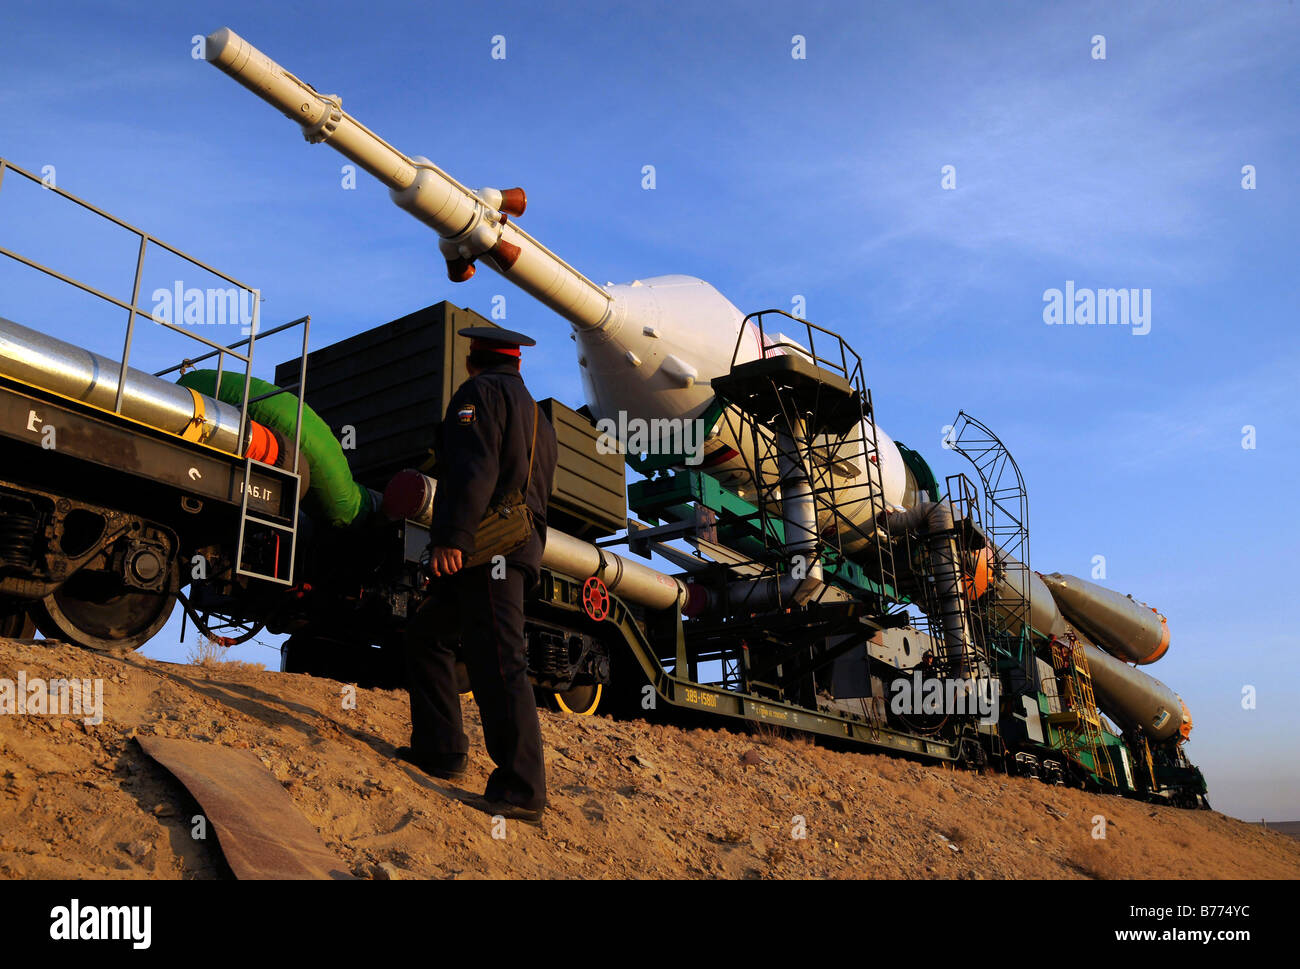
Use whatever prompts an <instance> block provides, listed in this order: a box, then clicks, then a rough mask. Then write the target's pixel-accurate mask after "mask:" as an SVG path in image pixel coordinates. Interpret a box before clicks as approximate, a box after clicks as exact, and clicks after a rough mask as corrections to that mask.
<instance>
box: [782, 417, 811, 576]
mask: <svg viewBox="0 0 1300 969" xmlns="http://www.w3.org/2000/svg"><path fill="white" fill-rule="evenodd" d="M790 424H791V427H790V428H789V429H788V430H778V431H777V432H776V448H777V458H776V464H777V474H778V475H779V477H780V482H781V519H782V524H783V525H784V527H785V547H784V552H785V555H786V560H787V561H790V560H792V559H793V558H794V557H795V556H802V557H803V559H804V565H805V572H806V574H807V575H808V576H809V577H810V578H815V579H820V578H821V575H822V567H821V563H820V562H818V561H817V557H816V556H817V507H816V504H815V503H814V501H813V495H812V483H811V482H810V481H809V480H808V472H807V469H806V468H804V466H803V465H802V463H801V462H800V461H799V460H798V458H799V455H800V454H801V453H803V452H804V429H803V421H802V420H800V419H799V418H797V417H796V418H793V419H792V420H791V421H790Z"/></svg>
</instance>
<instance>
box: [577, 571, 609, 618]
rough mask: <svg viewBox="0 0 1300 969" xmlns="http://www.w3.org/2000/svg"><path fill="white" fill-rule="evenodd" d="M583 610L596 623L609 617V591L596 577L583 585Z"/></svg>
mask: <svg viewBox="0 0 1300 969" xmlns="http://www.w3.org/2000/svg"><path fill="white" fill-rule="evenodd" d="M582 608H583V609H584V610H585V611H586V613H587V615H588V616H590V617H591V618H592V619H594V620H596V622H601V621H602V620H603V619H604V618H605V617H606V616H608V615H609V590H608V589H606V588H605V583H604V582H602V581H600V579H598V578H596V576H594V575H593V576H592V577H591V578H589V579H588V580H587V581H586V582H584V583H583V584H582Z"/></svg>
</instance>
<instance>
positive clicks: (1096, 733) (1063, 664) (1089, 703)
mask: <svg viewBox="0 0 1300 969" xmlns="http://www.w3.org/2000/svg"><path fill="white" fill-rule="evenodd" d="M1052 665H1053V666H1054V667H1055V669H1056V681H1057V684H1058V686H1059V688H1060V694H1059V695H1060V700H1061V712H1060V713H1053V714H1050V715H1049V716H1048V718H1047V722H1048V723H1049V724H1051V725H1052V726H1053V727H1055V728H1056V729H1057V731H1058V733H1059V736H1060V741H1061V743H1060V749H1061V750H1062V752H1063V753H1065V754H1066V755H1067V756H1069V757H1070V758H1072V759H1073V760H1074V761H1075V762H1076V763H1078V764H1079V765H1080V766H1082V767H1084V768H1085V769H1088V770H1090V771H1091V772H1092V773H1093V774H1095V775H1096V776H1097V777H1099V778H1101V779H1102V780H1104V781H1106V782H1107V783H1109V784H1110V785H1111V786H1112V787H1118V786H1119V785H1118V783H1117V782H1116V779H1115V767H1114V765H1113V764H1112V763H1111V761H1110V756H1109V755H1108V754H1107V752H1106V745H1105V743H1104V741H1103V739H1102V735H1101V715H1100V713H1099V712H1098V710H1097V700H1096V697H1095V696H1094V695H1093V691H1092V670H1091V668H1090V667H1089V665H1088V656H1087V654H1086V653H1085V652H1084V649H1083V644H1082V643H1081V642H1079V641H1078V640H1077V639H1074V638H1073V637H1070V639H1068V640H1060V639H1056V640H1053V641H1052ZM1084 753H1086V754H1087V755H1088V758H1089V760H1091V762H1092V763H1091V765H1089V764H1088V763H1087V762H1085V761H1084V760H1082V759H1081V757H1080V755H1081V754H1084Z"/></svg>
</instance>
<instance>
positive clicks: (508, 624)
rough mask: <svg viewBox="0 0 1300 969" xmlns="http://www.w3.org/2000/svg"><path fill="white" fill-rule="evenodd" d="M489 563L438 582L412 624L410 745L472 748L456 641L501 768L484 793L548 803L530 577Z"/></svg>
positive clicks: (438, 751)
mask: <svg viewBox="0 0 1300 969" xmlns="http://www.w3.org/2000/svg"><path fill="white" fill-rule="evenodd" d="M491 571H492V570H491V566H488V565H481V566H477V567H475V568H472V569H463V570H461V571H460V572H458V573H456V574H455V575H453V576H449V577H444V578H438V579H434V580H433V584H432V586H431V587H430V591H431V592H432V593H433V595H432V597H431V598H430V599H429V600H428V601H427V602H426V603H425V604H424V605H423V606H422V607H421V608H420V610H419V612H417V613H416V615H415V617H414V618H413V619H412V620H411V621H410V622H409V623H408V624H407V628H406V669H407V683H408V687H409V689H410V694H411V748H412V749H413V750H415V751H416V752H417V753H418V754H420V755H423V756H430V757H439V756H447V755H453V754H463V753H466V752H468V751H469V738H468V737H466V736H465V731H464V728H463V727H462V725H461V717H460V696H459V695H458V694H457V692H456V654H455V651H454V647H455V645H456V641H457V640H459V641H460V643H461V658H462V659H463V660H464V661H465V665H466V666H467V667H468V668H469V679H470V687H471V689H473V691H474V701H475V702H476V703H477V704H478V708H479V713H480V715H481V719H482V721H483V736H484V739H485V740H486V742H487V750H488V754H489V756H491V758H492V761H493V763H495V764H496V770H494V771H493V772H492V776H491V777H489V778H488V782H487V789H486V790H485V791H484V794H485V795H486V796H487V797H488V798H489V799H490V800H494V801H508V802H510V803H511V804H518V805H520V806H522V807H526V808H540V807H544V806H545V804H546V769H545V765H544V763H543V761H542V731H541V727H540V725H539V724H538V721H537V705H536V702H535V701H534V699H533V687H532V684H531V683H530V682H529V680H528V660H527V656H526V655H525V651H524V585H525V576H524V572H523V571H522V570H521V569H518V568H515V567H514V566H513V565H511V566H508V567H507V568H506V574H505V578H501V579H494V578H492V575H491Z"/></svg>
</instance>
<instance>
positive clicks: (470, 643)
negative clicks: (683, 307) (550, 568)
mask: <svg viewBox="0 0 1300 969" xmlns="http://www.w3.org/2000/svg"><path fill="white" fill-rule="evenodd" d="M460 334H461V335H462V336H468V337H469V338H470V341H471V342H470V353H469V357H468V359H467V361H466V362H467V364H468V369H469V373H470V377H469V379H468V380H466V381H465V383H463V384H462V385H461V386H460V389H459V390H457V391H456V393H455V395H454V396H453V397H452V399H451V403H450V404H449V405H448V407H447V415H446V419H445V420H444V421H443V424H442V429H441V431H440V433H439V438H438V441H437V442H436V446H435V456H436V459H437V471H436V473H437V478H438V488H437V491H436V492H435V494H434V503H433V522H432V525H431V527H430V533H429V540H430V552H429V571H430V572H431V573H432V574H433V576H434V577H435V578H434V579H433V581H432V582H431V584H430V589H429V591H430V598H429V600H428V601H427V602H426V603H425V605H424V606H423V607H422V608H421V609H420V611H419V612H418V613H417V614H416V616H415V617H414V618H413V619H412V620H411V622H410V623H409V625H408V627H407V632H406V644H407V648H406V654H407V673H408V681H409V686H410V694H411V745H410V747H403V748H400V749H399V750H398V755H399V756H401V757H403V758H404V759H406V760H409V761H410V762H411V763H413V764H415V765H416V766H418V767H420V768H421V769H422V770H424V771H425V772H426V773H429V774H432V775H434V776H436V777H442V778H446V779H455V778H457V777H459V776H460V775H462V774H464V772H465V767H466V764H467V763H468V759H469V758H468V751H469V739H468V738H467V737H466V736H465V731H464V729H463V728H462V726H461V711H460V696H459V695H458V693H457V683H456V655H455V652H454V650H453V647H454V645H455V641H456V639H457V637H459V640H460V644H461V658H462V659H463V660H464V662H465V665H466V667H467V668H468V670H469V677H470V686H471V688H472V689H473V691H474V700H475V702H477V703H478V708H479V712H480V714H481V716H482V721H483V736H484V739H485V741H486V745H487V750H488V754H489V755H490V756H491V757H492V760H493V762H494V763H495V764H496V770H494V771H493V772H492V775H491V776H490V777H489V778H488V782H487V788H486V790H485V791H484V792H483V797H482V799H481V800H480V801H478V802H476V803H475V802H472V803H474V806H476V807H478V808H480V809H482V810H485V811H487V812H488V813H490V814H493V815H498V814H499V815H503V816H505V817H508V818H515V819H517V820H522V821H526V822H529V823H540V821H541V817H542V812H543V811H544V809H545V807H546V775H545V768H544V765H543V762H542V735H541V728H540V726H539V724H538V720H537V707H536V704H535V702H534V699H533V688H532V684H531V683H530V682H529V679H528V661H527V656H526V655H525V649H524V594H525V592H527V591H528V590H529V589H531V588H532V587H533V586H534V585H536V583H537V579H538V574H539V570H540V568H541V561H542V547H543V546H544V544H545V542H546V505H547V502H548V501H549V500H550V496H551V487H552V484H553V481H554V477H555V461H556V443H555V431H554V429H553V428H552V427H551V424H550V422H549V421H548V420H547V419H546V415H544V414H543V413H541V411H540V409H539V408H537V407H536V405H535V402H534V400H533V398H532V395H531V394H529V392H528V388H527V387H525V386H524V381H523V378H522V377H521V376H520V373H519V366H520V351H519V348H520V347H521V346H533V345H534V344H535V341H534V340H531V339H529V338H528V337H526V336H524V335H523V334H521V333H514V332H512V331H510V330H503V329H498V328H496V327H469V328H467V329H464V330H461V331H460ZM534 415H536V422H537V424H536V431H535V433H534ZM530 451H531V454H530ZM530 461H531V474H530V471H529V467H530ZM525 482H527V493H526V495H525V501H526V503H527V505H528V508H529V511H531V512H532V517H533V522H534V524H535V528H534V531H533V534H532V536H531V537H530V538H529V540H528V542H527V544H526V545H524V546H523V547H522V548H520V549H519V550H517V551H515V552H512V553H510V554H508V555H506V557H505V563H504V566H503V565H502V564H501V563H500V562H498V563H497V564H495V565H494V564H493V563H491V562H488V563H486V564H483V565H477V566H472V567H468V568H467V567H464V562H465V561H466V559H467V557H468V556H469V555H470V554H472V553H473V552H474V533H475V531H476V530H477V528H478V525H479V522H480V521H481V520H482V519H483V516H484V514H485V513H486V512H487V511H488V509H489V507H490V505H491V504H493V503H495V501H496V500H497V499H499V498H501V497H502V496H503V495H506V494H508V493H509V492H511V491H523V490H524V488H525Z"/></svg>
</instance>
